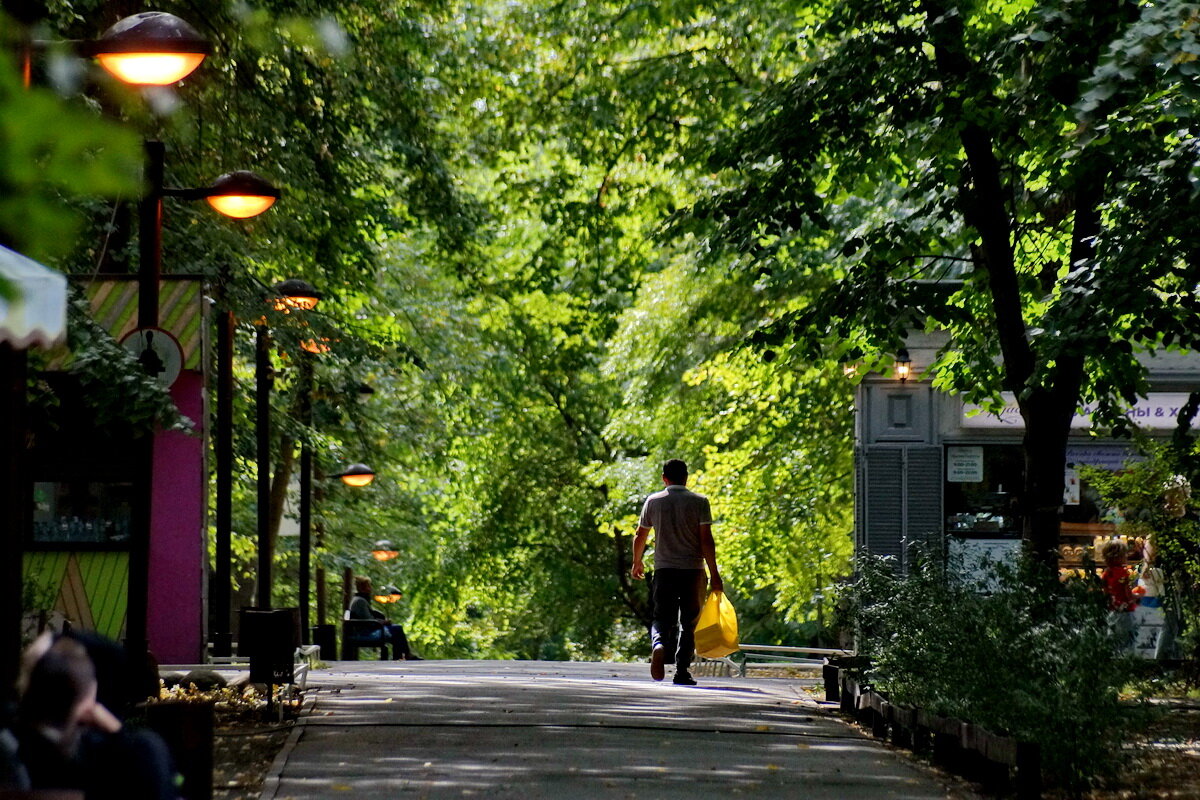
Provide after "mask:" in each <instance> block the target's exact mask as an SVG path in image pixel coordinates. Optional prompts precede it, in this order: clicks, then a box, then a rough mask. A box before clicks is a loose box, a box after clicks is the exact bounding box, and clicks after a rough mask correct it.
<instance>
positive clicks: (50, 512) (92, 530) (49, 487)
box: [29, 480, 133, 550]
mask: <svg viewBox="0 0 1200 800" xmlns="http://www.w3.org/2000/svg"><path fill="white" fill-rule="evenodd" d="M132 508H133V484H132V483H127V482H111V481H91V480H68V481H42V482H37V483H35V484H34V513H33V525H32V531H31V533H32V536H31V538H30V542H29V545H30V547H31V548H32V549H48V550H62V549H76V548H78V549H113V548H115V549H120V548H125V547H128V545H129V540H130V520H131V517H132Z"/></svg>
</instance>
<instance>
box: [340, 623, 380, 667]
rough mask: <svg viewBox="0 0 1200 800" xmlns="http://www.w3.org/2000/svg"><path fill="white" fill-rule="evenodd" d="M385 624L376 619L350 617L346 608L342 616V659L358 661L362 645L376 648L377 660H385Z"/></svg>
mask: <svg viewBox="0 0 1200 800" xmlns="http://www.w3.org/2000/svg"><path fill="white" fill-rule="evenodd" d="M386 624H387V623H386V622H385V621H383V620H378V619H350V611H349V610H347V611H346V612H345V614H344V615H343V616H342V661H358V651H359V650H360V649H361V648H364V647H366V648H378V649H379V660H380V661H387V660H388V643H387V631H386V630H385V629H384V626H385V625H386ZM376 632H378V633H377V634H376Z"/></svg>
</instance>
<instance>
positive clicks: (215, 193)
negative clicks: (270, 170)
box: [204, 169, 280, 219]
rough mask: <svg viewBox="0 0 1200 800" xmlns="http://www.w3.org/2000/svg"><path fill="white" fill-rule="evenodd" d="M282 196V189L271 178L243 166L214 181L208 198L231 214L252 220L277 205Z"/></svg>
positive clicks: (208, 190)
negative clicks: (276, 202) (271, 181)
mask: <svg viewBox="0 0 1200 800" xmlns="http://www.w3.org/2000/svg"><path fill="white" fill-rule="evenodd" d="M279 196H280V191H279V190H278V189H277V188H275V187H274V186H273V185H271V184H270V183H269V182H268V181H266V180H265V179H263V178H261V177H259V176H258V175H255V174H254V173H253V172H247V171H246V170H244V169H243V170H237V171H236V172H227V173H225V174H224V175H222V176H221V177H219V178H217V179H216V180H215V181H213V185H212V186H210V187H209V188H208V189H207V190H206V191H205V194H204V199H205V200H207V201H208V204H209V205H210V206H212V207H213V208H215V209H216V210H217V211H219V212H220V213H222V214H224V215H225V216H227V217H233V218H234V219H248V218H249V217H256V216H258V215H259V214H261V213H263V212H264V211H266V210H267V209H268V208H270V207H271V206H273V205H275V201H276V200H278V199H279Z"/></svg>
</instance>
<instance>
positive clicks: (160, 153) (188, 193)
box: [85, 11, 279, 653]
mask: <svg viewBox="0 0 1200 800" xmlns="http://www.w3.org/2000/svg"><path fill="white" fill-rule="evenodd" d="M85 49H86V51H87V52H88V54H90V55H94V56H96V58H97V59H98V60H99V61H100V64H101V66H102V67H104V69H106V70H108V71H109V72H110V73H112V74H113V75H114V76H116V77H117V78H118V79H119V80H121V81H123V82H125V83H128V84H132V85H135V86H166V85H169V84H172V83H175V82H177V81H179V80H182V79H183V78H184V77H186V76H187V75H190V74H191V73H192V71H193V70H195V69H196V67H198V66H199V65H200V63H201V62H202V61H203V60H204V59H205V57H206V56H207V55H208V54H209V53H210V52H211V50H212V48H211V47H210V45H209V43H208V42H207V41H206V40H205V39H204V37H202V36H201V35H200V34H199V33H198V32H197V31H196V30H195V28H193V27H192V26H191V25H189V24H188V23H186V22H184V21H183V20H181V19H179V18H178V17H176V16H174V15H172V14H166V13H163V12H156V11H153V12H146V13H142V14H135V15H133V16H131V17H126V18H124V19H122V20H120V21H119V22H117V23H116V24H115V25H113V26H112V27H111V28H109V29H108V30H107V31H106V32H105V33H104V34H103V35H102V36H101V37H100V39H99V40H97V41H96V42H94V43H91V44H90V45H88V46H86V48H85ZM145 150H146V169H145V179H146V182H147V184H148V191H147V193H146V194H145V196H143V198H142V200H141V202H140V203H139V208H138V217H139V219H138V251H139V262H138V315H137V324H138V328H140V329H147V328H156V327H157V326H158V317H159V313H158V305H159V283H160V280H161V277H162V224H163V219H162V215H163V210H162V202H163V198H164V197H180V198H183V199H200V198H204V199H207V200H208V201H209V203H210V204H211V205H212V206H213V207H214V208H215V209H217V210H218V211H220V212H222V213H224V214H226V215H227V216H235V217H240V218H244V217H246V216H253V215H254V213H261V212H262V211H265V210H266V209H267V208H269V207H270V206H271V204H272V203H274V200H275V199H277V198H278V197H279V192H278V190H277V189H275V188H274V187H272V186H270V184H268V183H267V182H266V181H264V180H262V179H261V178H258V177H257V176H252V177H253V180H251V179H250V177H249V176H248V174H247V176H241V175H239V174H238V173H230V174H229V175H226V176H222V177H221V178H219V179H218V180H217V181H216V182H214V183H213V185H211V186H209V187H206V188H203V189H172V188H167V187H165V186H164V173H165V147H164V145H163V143H162V142H158V141H147V142H146V143H145ZM235 176H237V177H236V178H235ZM268 197H269V198H270V200H269V201H266V200H265V199H264V198H268ZM237 198H241V199H240V200H239V199H237ZM247 198H259V199H258V200H257V202H255V201H248V200H247ZM228 327H229V331H228V333H229V335H230V337H231V335H232V323H230V324H229V325H228ZM223 328H224V326H223ZM229 369H230V370H231V369H232V367H231V366H230V367H229ZM230 374H231V373H230ZM229 383H230V384H231V381H230V382H229ZM223 388H225V389H227V390H229V389H231V388H232V387H231V385H229V384H226V385H225V386H224V387H223ZM222 394H223V395H226V396H228V394H227V393H226V392H223V393H222ZM223 402H224V399H220V400H219V401H218V415H219V416H220V414H221V408H220V407H221V404H222V403H223ZM231 410H232V409H231V406H230V407H227V408H226V409H225V411H226V413H227V414H231ZM218 429H220V424H218ZM144 447H145V452H144V453H143V454H142V457H141V459H139V460H140V461H141V462H142V463H143V475H142V479H141V480H140V481H139V482H138V484H139V491H138V497H137V500H136V508H137V512H136V515H135V522H134V525H133V534H134V536H133V541H132V542H131V547H130V557H129V595H128V607H127V623H126V637H127V641H128V642H129V646H130V649H131V651H133V652H136V653H144V652H145V651H146V644H147V636H146V634H147V619H146V616H147V607H148V590H149V569H150V563H149V562H150V535H151V509H152V502H153V477H154V476H153V461H154V436H153V434H151V435H148V436H147V437H146V441H145V444H144ZM222 447H223V444H222V443H221V442H220V441H218V443H217V448H218V454H219V455H218V461H221V455H220V452H221V449H222ZM228 450H229V452H228V460H229V462H232V447H231V444H229V446H228ZM220 473H221V470H219V471H218V520H219V519H220V517H221V512H222V510H224V511H225V513H226V514H228V513H229V509H228V503H227V502H225V503H224V504H225V508H224V509H222V504H223V502H222V495H221V485H222V476H221V474H220ZM224 488H225V491H226V494H225V498H228V496H229V495H228V493H229V491H230V488H231V487H230V486H229V485H228V484H226V485H225V487H224ZM218 527H220V523H218ZM217 544H218V548H217V549H218V557H217V563H218V572H220V570H222V569H224V570H225V580H224V583H223V584H222V580H221V578H220V575H219V574H218V580H217V583H218V587H217V592H216V595H217V602H218V606H220V605H222V604H223V605H224V612H223V614H219V615H218V620H220V619H222V618H224V619H225V620H227V619H228V617H229V609H228V604H229V598H228V595H229V592H228V588H227V587H228V584H229V580H228V572H227V570H228V565H227V562H228V560H229V556H228V555H227V554H228V552H229V547H228V542H226V545H225V547H224V548H222V546H221V542H220V536H218V543H217ZM222 553H225V554H226V555H225V557H224V561H225V562H226V563H225V565H224V566H222ZM222 585H224V586H225V590H224V591H222V590H221V589H222ZM225 624H226V625H227V624H228V623H227V622H226V623H225ZM220 626H221V623H220V622H218V627H220Z"/></svg>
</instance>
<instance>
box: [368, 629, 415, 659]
mask: <svg viewBox="0 0 1200 800" xmlns="http://www.w3.org/2000/svg"><path fill="white" fill-rule="evenodd" d="M354 641H355V642H383V643H384V644H390V645H391V646H392V659H393V660H396V659H399V658H407V657H408V656H411V655H412V650H410V649H409V647H408V637H407V636H405V635H404V628H403V627H401V626H399V625H397V624H395V623H394V622H387V623H384V625H383V627H382V628H375V629H374V630H372V631H371V632H370V633H368V634H367V635H366V636H359V637H355V639H354Z"/></svg>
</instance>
